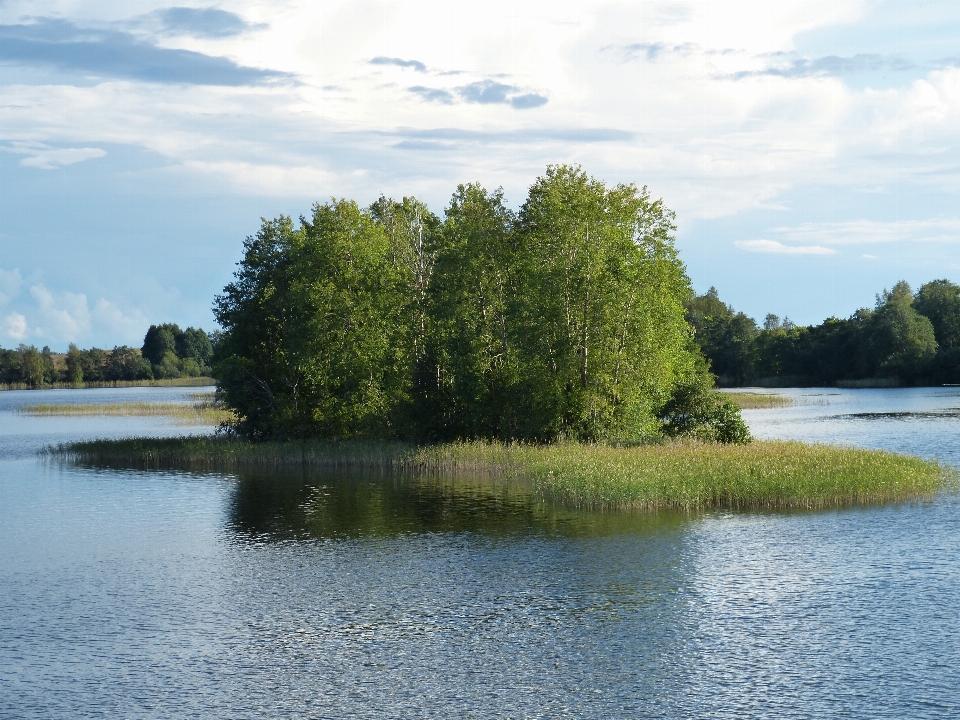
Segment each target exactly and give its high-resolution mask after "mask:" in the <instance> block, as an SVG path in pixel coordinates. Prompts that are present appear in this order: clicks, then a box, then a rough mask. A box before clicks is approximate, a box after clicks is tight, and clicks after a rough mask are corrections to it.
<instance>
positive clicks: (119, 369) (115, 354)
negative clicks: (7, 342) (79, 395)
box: [0, 323, 216, 387]
mask: <svg viewBox="0 0 960 720" xmlns="http://www.w3.org/2000/svg"><path fill="white" fill-rule="evenodd" d="M213 336H214V339H216V334H215V333H214V335H213ZM212 357H213V345H212V343H211V336H210V335H208V334H207V333H206V332H205V331H204V330H202V329H199V328H192V327H189V328H187V329H186V330H181V329H180V327H179V326H178V325H177V324H175V323H164V324H162V325H151V326H150V328H149V329H148V330H147V333H146V335H145V337H144V341H143V347H141V348H132V347H129V346H127V345H118V346H116V347H114V348H113V350H101V349H100V348H95V347H94V348H89V349H87V350H81V349H80V348H78V347H77V346H76V345H74V344H71V345H70V347H69V349H68V350H67V352H66V353H54V352H52V351H51V350H50V348H49V347H44V348H43V349H42V350H39V349H37V347H36V346H34V345H24V344H21V345H20V347H19V348H16V349H11V350H5V349H3V348H0V384H5V385H14V386H17V385H22V386H26V387H43V386H45V385H56V384H68V385H81V384H83V383H99V382H117V381H136V380H172V379H176V378H182V377H203V376H209V375H210V361H211V359H212Z"/></svg>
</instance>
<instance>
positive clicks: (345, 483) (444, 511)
mask: <svg viewBox="0 0 960 720" xmlns="http://www.w3.org/2000/svg"><path fill="white" fill-rule="evenodd" d="M689 519H690V516H689V515H685V514H682V513H676V512H663V513H655V514H653V513H619V512H584V511H577V510H571V509H569V508H564V507H558V506H555V505H553V504H552V503H547V502H544V501H542V500H539V499H538V498H536V497H535V495H534V493H533V491H532V489H531V488H530V487H526V486H524V485H522V484H517V483H507V482H503V481H498V480H493V479H490V478H466V477H462V476H461V477H457V478H456V479H455V480H453V479H450V478H445V477H440V476H426V477H424V476H420V477H417V476H410V475H393V474H388V473H344V472H337V473H300V472H283V473H280V472H275V473H264V472H244V473H241V474H240V475H239V476H238V477H237V480H236V485H235V490H234V494H233V499H232V502H231V505H230V520H231V526H232V527H233V528H234V529H235V530H236V532H237V533H238V534H239V535H240V536H242V537H247V538H250V539H254V540H257V541H271V540H290V539H307V538H314V539H325V538H329V539H344V538H351V537H390V536H397V535H403V534H417V533H459V532H471V533H483V534H485V535H489V536H501V535H503V536H506V535H516V534H528V533H535V534H539V533H547V534H557V535H566V536H577V535H581V536H585V535H610V534H617V533H634V532H644V533H651V532H664V531H673V530H676V529H677V528H679V527H680V526H681V525H682V524H683V523H684V522H687V521H688V520H689Z"/></svg>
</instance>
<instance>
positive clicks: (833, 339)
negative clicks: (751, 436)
mask: <svg viewBox="0 0 960 720" xmlns="http://www.w3.org/2000/svg"><path fill="white" fill-rule="evenodd" d="M687 317H688V319H689V320H690V323H691V324H692V325H693V326H694V327H695V328H696V331H697V334H696V338H697V342H698V343H699V345H700V347H701V349H702V351H703V354H704V355H705V356H706V357H707V358H708V359H709V360H710V362H711V367H712V370H713V371H714V372H715V373H716V374H717V375H718V376H719V377H720V381H721V382H722V383H723V384H726V385H745V384H750V383H756V382H760V383H772V384H778V385H795V384H800V385H814V384H816V385H833V384H835V383H838V382H840V383H844V382H883V383H894V384H906V385H910V384H913V385H917V384H939V383H957V382H960V286H958V285H956V284H954V283H952V282H950V281H948V280H934V281H932V282H929V283H926V284H925V285H922V286H921V287H920V289H919V290H917V292H916V293H914V292H913V291H912V289H911V288H910V285H908V284H907V283H906V282H903V281H901V282H898V283H896V284H895V285H894V286H893V288H892V289H890V290H884V291H883V292H882V293H880V294H878V295H877V297H876V303H875V304H874V307H872V308H860V309H859V310H857V311H856V312H855V313H853V314H852V315H851V316H850V317H848V318H843V319H841V318H835V317H831V318H828V319H827V320H824V321H823V322H822V323H821V324H820V325H811V326H808V327H796V326H794V325H793V323H789V322H784V323H781V322H780V321H779V318H777V317H776V316H775V315H768V316H767V318H766V320H765V322H764V327H763V329H758V328H757V325H756V323H755V322H754V321H753V320H752V319H751V318H748V317H747V316H746V315H744V314H743V313H737V312H734V310H733V309H732V308H730V307H729V306H728V305H725V304H724V303H723V302H721V301H720V299H719V297H718V296H717V293H716V290H714V289H713V288H711V289H710V291H708V292H707V293H705V294H703V295H699V296H694V297H692V298H691V299H690V300H688V301H687Z"/></svg>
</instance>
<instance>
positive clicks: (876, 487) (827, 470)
mask: <svg viewBox="0 0 960 720" xmlns="http://www.w3.org/2000/svg"><path fill="white" fill-rule="evenodd" d="M50 453H51V454H52V455H54V456H58V457H61V458H68V459H70V460H72V461H74V462H78V463H81V464H93V465H103V464H106V465H121V466H135V467H145V468H182V469H196V470H215V471H217V470H219V471H223V470H239V469H242V468H248V467H250V468H252V467H272V468H282V467H308V468H309V467H343V468H363V469H384V470H390V471H401V472H413V473H443V474H450V475H456V474H469V475H477V474H494V475H497V476H502V477H506V478H509V479H511V480H516V481H520V482H525V483H532V484H533V486H534V487H535V488H536V491H537V492H538V494H539V495H541V496H542V497H544V498H545V499H549V500H554V501H556V502H559V503H563V504H565V505H572V506H577V507H590V508H606V509H647V510H654V509H661V508H677V509H683V510H693V509H703V508H770V509H777V508H784V509H785V508H825V507H838V506H844V505H860V504H873V503H883V502H888V501H897V500H908V499H918V498H927V497H931V496H933V495H934V494H936V493H937V492H939V491H942V490H944V489H955V488H956V487H957V484H958V482H957V472H956V470H954V469H952V468H948V467H944V466H942V465H940V464H938V463H936V462H932V461H928V460H922V459H920V458H915V457H909V456H904V455H896V454H893V453H888V452H882V451H877V450H861V449H855V448H845V447H836V446H830V445H806V444H803V443H798V442H779V441H777V442H768V441H765V442H754V443H751V444H750V445H714V444H703V443H692V442H674V443H666V444H659V445H644V446H637V447H613V446H607V445H581V444H573V443H570V444H557V445H523V444H515V445H501V444H496V443H483V442H473V443H449V444H443V445H427V446H419V447H418V446H412V445H404V444H401V443H383V442H319V441H311V442H304V443H257V444H254V443H247V442H244V441H240V440H236V439H233V438H229V437H192V438H173V439H155V438H138V439H130V440H98V441H92V442H83V443H74V444H72V445H65V446H63V445H62V446H60V447H58V448H52V449H51V450H50Z"/></svg>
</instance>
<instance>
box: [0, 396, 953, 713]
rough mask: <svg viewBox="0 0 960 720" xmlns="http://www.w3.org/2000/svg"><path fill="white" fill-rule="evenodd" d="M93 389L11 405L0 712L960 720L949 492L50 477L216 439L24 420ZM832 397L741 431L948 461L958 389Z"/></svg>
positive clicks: (135, 422) (2, 442) (3, 437)
mask: <svg viewBox="0 0 960 720" xmlns="http://www.w3.org/2000/svg"><path fill="white" fill-rule="evenodd" d="M196 391H197V389H196V388H188V389H183V390H179V389H173V388H150V389H146V390H137V392H141V393H144V394H145V395H146V396H148V398H147V399H156V400H159V401H169V400H171V399H173V398H174V397H182V398H183V399H184V400H187V399H189V393H192V392H196ZM79 392H81V391H51V393H50V394H49V395H44V394H43V393H39V392H33V393H19V394H17V393H0V589H2V592H0V717H44V718H48V717H63V718H66V717H70V718H74V717H164V718H166V717H224V718H236V717H261V716H262V717H331V718H333V717H346V716H356V717H461V716H462V717H604V718H607V717H664V718H686V717H698V718H699V717H730V718H733V717H744V716H748V717H797V718H800V717H804V718H809V717H837V716H841V717H870V718H878V717H879V718H882V717H889V718H902V717H911V718H926V717H943V718H953V717H958V716H960V690H958V688H960V610H958V606H957V598H958V597H960V572H958V561H960V532H958V530H960V526H958V521H960V504H958V502H957V498H956V497H955V496H952V495H951V496H947V497H942V498H938V499H937V500H935V501H932V502H928V503H912V504H909V503H908V504H901V505H889V506H883V507H875V508H868V509H850V510H843V511H829V512H817V513H726V512H722V513H707V514H697V515H689V514H687V515H685V514H678V513H657V514H649V513H648V514H624V513H591V512H576V511H571V510H564V509H560V508H555V507H553V506H548V505H544V504H543V503H538V502H536V501H535V500H534V499H533V498H532V497H530V496H529V495H527V494H525V493H524V492H522V491H521V490H518V489H517V488H511V487H505V486H502V485H498V484H497V483H494V482H491V481H489V480H483V479H477V480H475V481H466V482H456V483H454V482H452V481H450V480H449V479H443V478H432V479H431V478H420V479H410V478H396V477H390V476H387V475H382V474H366V475H352V476H344V475H336V474H329V473H326V474H324V473H309V474H304V473H287V474H280V475H278V474H271V473H263V472H259V473H241V474H235V475H222V474H191V473H170V472H140V471H122V470H104V469H94V468H79V467H71V466H63V465H61V464H57V463H52V462H47V461H43V460H40V459H37V458H36V457H35V456H34V455H33V452H34V451H35V450H36V449H37V448H39V447H42V446H43V445H44V444H46V443H48V442H50V441H51V438H55V439H56V440H57V441H59V440H66V439H74V438H79V437H90V436H102V435H113V436H119V435H124V434H145V433H149V434H180V433H182V432H185V431H186V432H199V431H205V430H206V429H203V428H184V427H182V426H178V425H173V424H170V423H169V422H167V421H164V420H163V419H161V418H28V417H24V416H22V415H17V414H16V413H15V412H14V411H15V409H16V407H17V406H18V404H22V403H23V402H30V403H33V402H62V401H63V400H62V399H61V395H57V394H56V393H61V394H63V393H66V394H68V395H69V394H70V393H79ZM85 392H90V393H102V394H95V395H93V396H92V397H93V398H102V399H103V401H105V402H117V401H118V398H117V397H116V395H115V394H116V393H121V392H125V391H120V390H109V391H102V390H97V391H85ZM790 392H795V393H809V394H810V396H811V397H814V398H815V397H816V393H815V392H812V391H809V390H796V391H790ZM826 392H829V393H831V394H830V395H827V396H826V398H827V399H826V400H823V401H822V402H821V400H820V399H815V400H813V401H810V402H804V403H803V404H798V405H796V406H793V407H791V408H784V409H775V410H756V411H748V412H747V413H745V416H746V418H747V420H748V422H749V423H750V425H751V427H752V429H753V431H754V433H755V434H756V435H758V436H761V437H797V438H802V439H807V440H817V441H833V442H843V443H847V444H858V445H867V446H871V447H873V446H881V447H888V448H890V449H895V450H902V451H909V452H917V453H921V454H924V455H927V456H931V457H938V458H941V459H943V460H945V461H948V462H956V459H957V457H958V455H957V453H958V447H957V438H958V434H957V433H958V428H957V424H958V423H957V420H956V418H955V417H950V416H945V417H939V416H938V417H931V415H930V414H931V413H938V412H940V410H942V409H944V408H949V407H951V406H952V407H958V406H960V391H958V389H949V390H946V389H944V390H943V391H941V390H939V389H938V390H933V391H929V392H926V394H925V393H924V391H914V390H908V391H899V390H883V391H859V390H858V391H836V390H830V391H824V393H826ZM176 393H181V395H180V396H177V395H176ZM833 393H836V394H833ZM131 395H132V393H131ZM19 396H22V397H19ZM70 397H73V398H76V401H77V402H90V401H91V399H90V397H83V398H82V399H81V398H80V396H79V394H78V395H70ZM51 398H53V399H51ZM122 399H127V397H126V396H124V397H123V398H122ZM136 399H138V400H139V399H144V398H143V397H137V398H136ZM907 412H909V413H914V414H913V415H903V414H902V413H907ZM870 413H874V415H870ZM877 413H879V415H878V414H877ZM890 413H901V414H899V415H890Z"/></svg>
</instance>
